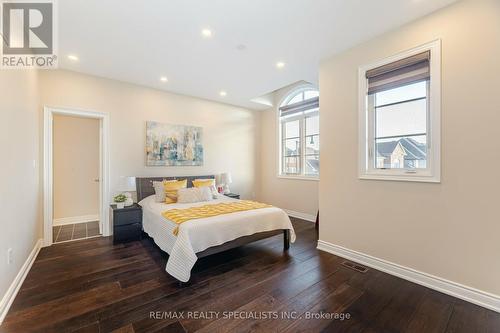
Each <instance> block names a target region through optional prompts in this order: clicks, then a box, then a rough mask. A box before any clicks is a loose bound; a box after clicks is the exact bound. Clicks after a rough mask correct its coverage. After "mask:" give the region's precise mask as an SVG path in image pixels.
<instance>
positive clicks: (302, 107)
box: [280, 97, 319, 117]
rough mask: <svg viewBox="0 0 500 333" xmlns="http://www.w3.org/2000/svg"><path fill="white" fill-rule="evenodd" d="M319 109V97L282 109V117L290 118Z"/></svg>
mask: <svg viewBox="0 0 500 333" xmlns="http://www.w3.org/2000/svg"><path fill="white" fill-rule="evenodd" d="M317 108H319V97H314V98H310V99H306V100H305V101H302V102H297V103H294V104H290V105H285V106H282V107H280V117H285V116H290V115H293V114H297V113H301V112H304V111H307V110H311V109H317Z"/></svg>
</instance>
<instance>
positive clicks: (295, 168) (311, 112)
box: [279, 88, 319, 178]
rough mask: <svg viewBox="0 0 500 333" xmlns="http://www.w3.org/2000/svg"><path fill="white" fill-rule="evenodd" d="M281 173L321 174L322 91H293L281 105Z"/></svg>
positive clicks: (288, 174) (301, 175)
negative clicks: (320, 107) (320, 129)
mask: <svg viewBox="0 0 500 333" xmlns="http://www.w3.org/2000/svg"><path fill="white" fill-rule="evenodd" d="M279 124H280V135H279V138H280V139H279V143H280V153H279V155H280V156H279V159H280V163H279V164H280V175H281V176H297V177H311V178H318V177H319V92H318V91H317V90H315V89H312V88H306V89H304V88H303V89H300V90H296V91H294V92H293V93H291V94H290V95H289V96H288V97H287V98H285V100H284V102H283V103H282V105H281V106H280V108H279Z"/></svg>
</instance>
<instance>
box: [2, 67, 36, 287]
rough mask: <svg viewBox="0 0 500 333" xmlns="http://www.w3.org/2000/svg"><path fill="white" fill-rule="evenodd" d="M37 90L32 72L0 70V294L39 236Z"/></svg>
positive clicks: (12, 279) (7, 285) (34, 74)
mask: <svg viewBox="0 0 500 333" xmlns="http://www.w3.org/2000/svg"><path fill="white" fill-rule="evenodd" d="M37 89H38V85H37V73H36V72H35V71H24V70H2V71H0V92H1V94H2V97H1V98H0V115H1V117H2V120H1V121H0V150H1V151H2V160H1V163H0V184H2V185H1V186H0V211H1V212H2V214H1V221H0V226H1V231H0V297H3V296H4V294H5V293H6V291H7V289H8V288H9V286H10V284H11V283H12V282H13V281H14V278H15V277H16V275H17V274H18V272H19V270H20V269H21V266H22V265H23V264H24V262H25V261H26V259H27V258H28V256H29V254H30V252H31V251H32V250H33V247H34V245H35V243H36V242H37V240H38V239H39V238H41V224H40V201H39V190H40V187H39V165H40V163H39V161H40V159H39V139H40V132H39V120H40V114H39V112H38V109H37V107H38V94H37ZM9 248H12V250H13V252H12V253H13V263H12V264H10V265H8V264H7V250H8V249H9Z"/></svg>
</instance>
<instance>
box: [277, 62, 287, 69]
mask: <svg viewBox="0 0 500 333" xmlns="http://www.w3.org/2000/svg"><path fill="white" fill-rule="evenodd" d="M283 67H285V63H284V62H283V61H278V62H277V63H276V68H280V69H281V68H283Z"/></svg>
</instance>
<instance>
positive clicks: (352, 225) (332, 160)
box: [320, 0, 500, 295]
mask: <svg viewBox="0 0 500 333" xmlns="http://www.w3.org/2000/svg"><path fill="white" fill-rule="evenodd" d="M499 36H500V2H499V1H498V0H476V1H472V0H470V1H467V0H464V1H461V2H458V3H457V4H455V5H452V6H451V7H448V8H445V9H443V10H441V11H439V12H436V13H434V14H432V15H430V16H428V17H425V18H423V19H420V20H418V21H416V22H414V23H411V24H409V25H406V26H404V27H402V28H400V29H398V30H396V31H394V32H391V33H387V34H385V35H383V36H380V37H378V38H375V39H373V40H371V41H369V42H367V43H364V44H362V45H360V46H357V47H355V48H353V49H351V50H348V51H346V52H344V53H342V54H339V55H337V56H334V57H332V58H329V59H327V60H325V61H323V62H322V64H321V68H320V96H321V100H320V106H321V154H322V155H321V180H320V211H321V224H320V239H321V240H323V241H326V242H329V243H333V244H336V245H340V246H343V247H346V248H348V249H352V250H356V251H359V252H363V253H366V254H369V255H372V256H375V257H378V258H382V259H385V260H388V261H391V262H394V263H397V264H400V265H403V266H407V267H410V268H414V269H416V270H419V271H423V272H426V273H430V274H433V275H436V276H439V277H442V278H445V279H448V280H451V281H455V282H458V283H461V284H464V285H467V286H471V287H474V288H478V289H480V290H483V291H487V292H490V293H494V294H497V295H500V283H499V281H500V241H499V235H500V213H499V209H498V207H499V204H498V203H499V199H500V194H499V189H500V178H499V176H498V172H497V169H498V165H500V138H499V133H500V131H499V124H500V112H499V110H500V99H499V97H498V95H499V92H500V84H499V80H498V76H499V74H500V61H499V59H500V37H499ZM437 38H441V39H442V131H441V132H442V156H441V157H442V177H441V179H442V182H441V184H430V183H408V182H394V181H370V180H359V179H358V177H357V170H358V155H357V152H358V128H357V126H358V118H357V115H358V101H357V96H358V67H359V66H361V65H364V64H369V63H372V62H373V61H376V60H378V59H384V58H386V57H388V56H391V55H393V54H396V53H398V52H400V51H403V50H407V49H410V48H413V47H415V46H418V45H421V44H424V43H426V42H429V41H432V40H434V39H437Z"/></svg>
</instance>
